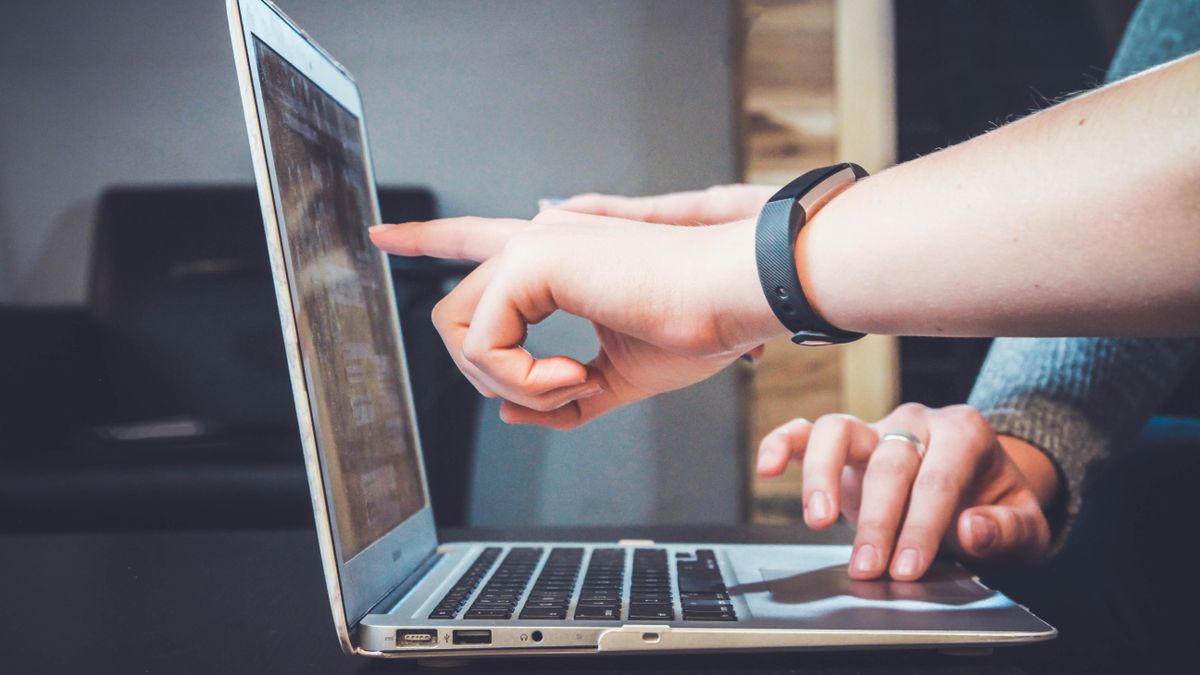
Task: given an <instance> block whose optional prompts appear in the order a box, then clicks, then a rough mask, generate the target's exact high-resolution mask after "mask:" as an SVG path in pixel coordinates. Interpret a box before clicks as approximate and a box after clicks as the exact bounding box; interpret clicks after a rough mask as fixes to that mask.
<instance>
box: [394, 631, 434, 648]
mask: <svg viewBox="0 0 1200 675" xmlns="http://www.w3.org/2000/svg"><path fill="white" fill-rule="evenodd" d="M437 636H438V634H437V631H436V630H431V629H428V628H401V629H400V630H398V631H396V646H397V647H435V646H437Z"/></svg>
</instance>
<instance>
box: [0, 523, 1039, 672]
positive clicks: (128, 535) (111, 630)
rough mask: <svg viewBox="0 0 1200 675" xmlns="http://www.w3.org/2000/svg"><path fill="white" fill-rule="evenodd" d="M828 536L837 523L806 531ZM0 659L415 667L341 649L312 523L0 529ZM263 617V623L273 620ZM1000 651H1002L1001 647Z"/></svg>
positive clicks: (726, 536)
mask: <svg viewBox="0 0 1200 675" xmlns="http://www.w3.org/2000/svg"><path fill="white" fill-rule="evenodd" d="M442 534H443V539H445V540H448V541H449V540H456V539H457V540H464V539H471V540H480V539H501V540H502V539H513V538H515V537H532V538H537V539H557V540H577V541H587V540H594V541H605V540H614V539H616V538H618V537H620V536H626V537H630V536H632V537H639V538H651V539H656V540H659V541H671V540H674V541H702V540H708V541H726V542H742V543H795V542H796V541H797V537H798V536H799V532H798V531H797V530H795V529H791V528H774V527H772V528H737V527H697V526H691V527H650V528H636V529H633V530H630V529H629V528H621V529H619V530H618V529H614V528H576V529H571V530H562V529H541V530H521V531H494V530H492V531H485V530H452V531H448V532H443V533H442ZM804 537H805V539H804V540H805V541H807V542H813V543H816V542H820V541H829V540H830V539H831V538H840V537H844V533H833V534H829V533H824V534H821V535H814V534H811V533H808V534H805V535H804ZM0 579H4V583H3V600H2V602H3V604H2V605H0V607H2V609H0V663H3V666H2V667H3V670H4V671H5V672H8V673H84V672H86V673H109V672H112V673H176V674H181V675H182V674H185V673H206V674H207V673H221V674H229V673H256V674H257V673H351V672H384V671H387V672H409V671H414V670H427V669H430V667H429V666H426V665H422V664H418V663H416V662H412V661H402V660H387V661H384V660H376V659H366V658H361V657H349V656H345V655H343V654H342V653H341V650H340V648H339V647H338V645H337V640H336V638H335V637H334V633H333V626H332V623H331V620H330V617H329V606H328V603H327V600H326V597H325V591H324V586H323V580H322V578H321V566H320V562H319V560H318V557H317V546H316V536H315V535H314V534H313V533H312V532H311V531H308V530H270V531H240V532H122V533H86V534H62V533H56V534H17V535H7V536H0ZM268 619H269V620H268ZM1002 651H1003V650H1002ZM1002 651H1001V652H998V656H996V657H990V658H989V657H985V658H980V657H952V656H944V655H939V654H936V653H919V652H865V653H863V652H859V653H830V652H826V653H816V652H807V653H790V654H745V653H743V654H725V655H702V656H696V655H650V656H638V657H630V656H620V657H611V656H606V657H595V658H593V657H583V658H571V659H564V658H545V659H529V658H520V659H492V660H475V661H468V662H466V664H465V665H463V666H462V667H460V668H456V669H450V670H446V669H444V668H439V669H438V671H437V672H473V673H474V672H505V673H530V672H573V671H580V670H586V672H589V673H608V672H613V673H618V672H619V673H631V672H634V673H636V672H648V673H650V672H653V673H661V672H669V671H674V672H695V671H699V670H702V671H704V672H708V673H716V672H727V671H733V670H736V671H738V672H752V673H776V672H789V673H805V672H817V671H819V672H821V673H838V672H854V673H891V672H902V673H917V672H922V673H924V672H951V671H953V672H956V673H958V672H964V670H965V671H968V672H983V673H1013V672H1021V671H1019V670H1015V669H1014V668H1013V667H1012V666H1011V665H1007V664H1004V663H1002V660H1003V657H1002V656H999V654H1002Z"/></svg>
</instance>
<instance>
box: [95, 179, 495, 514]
mask: <svg viewBox="0 0 1200 675" xmlns="http://www.w3.org/2000/svg"><path fill="white" fill-rule="evenodd" d="M379 202H380V209H381V211H382V215H383V219H384V220H385V221H388V222H397V221H405V220H427V219H430V218H433V217H435V215H436V210H437V205H436V202H435V200H434V197H433V194H432V193H430V192H429V191H428V190H426V189H424V188H412V187H381V188H380V189H379ZM391 264H392V268H393V272H394V276H395V286H396V300H397V305H398V307H399V310H400V315H401V317H402V321H403V323H404V326H405V330H404V342H405V348H406V351H407V353H408V360H409V370H410V373H411V377H412V383H413V390H414V399H415V401H414V403H415V405H416V408H417V412H418V416H419V420H420V428H421V437H422V442H423V445H424V446H425V448H427V451H426V465H427V470H428V473H429V481H430V487H431V491H432V493H433V499H434V512H435V514H436V515H437V518H438V521H439V524H443V525H452V524H461V523H462V522H463V518H464V514H465V499H466V491H465V482H466V481H465V479H464V476H465V475H466V469H465V468H464V467H466V466H467V465H468V464H469V462H470V457H471V453H472V447H473V441H474V428H475V424H474V419H475V414H476V411H477V409H478V396H477V395H476V394H475V391H474V389H473V388H472V387H471V386H470V384H469V383H468V382H467V381H466V380H465V379H463V378H462V377H461V375H460V374H459V373H458V370H457V368H455V367H454V364H453V361H451V360H450V358H449V356H448V355H447V354H446V353H445V349H444V348H443V347H442V343H441V339H440V338H439V337H438V335H437V332H436V331H435V330H434V328H433V326H432V324H431V322H430V320H429V312H430V310H431V309H432V307H433V304H434V303H436V302H437V300H438V299H440V297H441V296H442V295H443V293H444V288H445V284H446V283H447V280H448V279H453V278H455V277H458V276H462V275H463V274H465V273H466V272H467V271H468V270H467V268H464V267H463V266H461V265H453V264H444V263H441V262H439V261H432V260H412V259H392V261H391ZM91 278H92V284H91V298H90V302H89V304H90V307H91V309H92V313H93V314H94V315H95V319H96V321H97V322H98V323H99V325H100V333H101V335H102V337H101V339H100V343H101V344H100V345H99V347H98V349H99V354H100V357H99V359H100V361H101V369H102V372H103V377H104V378H105V380H106V386H105V387H104V389H105V394H104V396H103V397H102V401H101V404H102V405H103V406H104V408H105V409H104V411H103V414H102V416H101V418H102V419H105V420H107V421H134V420H146V419H153V418H162V417H174V416H186V417H192V418H199V419H201V420H204V421H210V422H219V423H233V424H240V425H251V426H255V427H264V426H265V427H271V428H273V427H278V428H280V429H285V430H288V431H293V430H294V429H295V424H296V422H295V411H294V409H293V405H292V395H291V391H290V389H289V385H288V378H287V364H286V362H285V360H284V355H283V349H282V335H281V333H280V329H279V315H278V310H277V307H276V303H275V295H274V286H273V285H272V283H271V277H270V269H269V266H268V258H267V250H266V243H265V239H264V237H263V232H262V219H261V216H260V214H259V204H258V197H257V195H256V193H255V190H254V188H253V186H215V187H148V188H137V187H122V188H114V189H111V190H108V191H107V192H105V194H104V195H103V196H102V198H101V200H100V206H99V209H98V214H97V223H96V232H95V244H94V254H93V263H92V273H91ZM295 459H296V461H299V455H298V454H297V455H296V456H295Z"/></svg>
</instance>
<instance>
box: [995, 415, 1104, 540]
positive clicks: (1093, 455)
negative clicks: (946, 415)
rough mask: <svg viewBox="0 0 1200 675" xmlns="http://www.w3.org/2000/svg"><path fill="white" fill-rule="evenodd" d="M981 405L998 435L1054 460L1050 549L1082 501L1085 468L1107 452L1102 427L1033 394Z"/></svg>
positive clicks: (1048, 512)
mask: <svg viewBox="0 0 1200 675" xmlns="http://www.w3.org/2000/svg"><path fill="white" fill-rule="evenodd" d="M1011 403H1012V405H1004V404H1003V403H1001V404H999V405H996V406H994V407H986V408H983V409H981V410H980V412H982V413H983V415H984V418H985V419H987V421H988V423H989V424H990V425H991V426H992V430H993V431H995V432H996V434H997V435H1004V436H1013V437H1015V438H1019V439H1021V440H1023V441H1025V442H1027V443H1029V444H1030V445H1033V446H1035V447H1037V448H1039V449H1040V450H1042V452H1045V453H1046V455H1047V456H1048V457H1049V458H1050V460H1051V461H1052V462H1053V463H1054V466H1055V469H1056V470H1057V472H1058V478H1059V490H1058V494H1057V495H1056V497H1055V503H1054V504H1051V505H1050V507H1049V508H1047V509H1046V515H1047V519H1048V520H1049V521H1050V525H1051V532H1052V533H1053V536H1054V539H1053V543H1052V547H1051V551H1052V553H1057V552H1058V551H1059V549H1060V548H1061V547H1062V544H1063V542H1064V541H1066V538H1067V535H1068V533H1069V532H1070V529H1071V526H1072V525H1073V524H1074V522H1075V518H1076V517H1077V516H1078V514H1079V509H1080V506H1081V504H1082V495H1083V481H1084V477H1085V476H1086V474H1087V468H1088V467H1089V466H1091V465H1093V463H1094V462H1096V461H1097V460H1099V459H1102V458H1104V457H1106V456H1108V455H1109V454H1110V448H1109V447H1108V443H1107V441H1106V438H1105V436H1104V434H1103V433H1101V432H1100V431H1099V430H1097V429H1096V428H1095V427H1094V426H1093V425H1092V424H1091V423H1090V422H1089V421H1088V420H1087V418H1086V417H1084V416H1083V415H1082V414H1081V413H1079V412H1078V411H1075V410H1072V409H1070V408H1069V407H1067V406H1064V405H1062V403H1061V402H1058V401H1050V400H1047V399H1044V398H1040V397H1037V396H1030V397H1026V398H1023V399H1021V400H1020V401H1019V402H1017V401H1013V402H1011Z"/></svg>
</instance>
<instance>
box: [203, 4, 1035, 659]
mask: <svg viewBox="0 0 1200 675" xmlns="http://www.w3.org/2000/svg"><path fill="white" fill-rule="evenodd" d="M227 1H228V12H229V26H230V30H231V35H232V38H233V50H234V55H235V57H236V62H237V71H238V80H239V83H240V88H241V94H242V101H243V106H244V110H245V115H246V126H247V129H248V130H249V136H250V148H251V153H252V155H253V159H254V168H255V176H256V179H257V183H258V193H259V198H260V205H261V207H262V214H263V222H264V224H265V231H266V237H267V244H268V250H269V254H270V263H271V272H272V276H273V279H274V283H275V290H276V298H277V300H278V305H279V317H280V321H281V322H282V325H283V339H284V346H285V352H286V355H287V361H288V368H289V372H290V377H291V384H292V391H293V393H294V397H295V403H296V417H297V420H298V422H299V428H300V435H301V441H302V446H303V454H304V461H305V466H306V469H307V474H308V480H309V487H310V490H311V493H312V504H313V513H314V516H315V520H316V530H317V538H318V541H319V545H320V554H321V562H322V565H323V566H324V572H325V582H326V590H327V592H328V595H329V605H330V610H331V611H332V614H333V623H334V627H335V629H336V632H337V636H338V638H339V640H340V642H341V646H342V648H343V649H344V650H345V651H346V652H349V653H353V654H362V655H369V656H383V657H422V658H434V657H440V656H451V657H463V656H471V655H480V656H482V655H537V654H546V655H551V654H554V655H562V654H605V653H629V652H656V651H690V652H700V651H711V650H721V651H727V650H739V649H748V650H766V649H770V650H787V649H831V648H875V647H931V648H940V649H961V648H989V647H992V646H996V645H1005V644H1020V643H1026V642H1035V641H1039V640H1046V639H1050V638H1052V637H1054V636H1055V629H1054V628H1052V627H1051V626H1049V625H1047V624H1046V623H1045V622H1043V621H1041V620H1040V619H1038V618H1037V617H1035V616H1034V615H1033V614H1031V613H1030V612H1029V611H1027V610H1026V609H1025V608H1023V607H1021V606H1019V605H1017V604H1016V603H1014V602H1013V601H1011V600H1010V599H1008V598H1007V597H1005V596H1004V595H1002V594H1001V593H998V592H996V591H994V590H991V589H989V588H987V587H985V586H983V585H982V584H981V583H980V582H979V581H978V580H977V579H976V578H975V577H973V576H972V575H971V574H970V573H969V572H967V571H966V570H965V569H963V568H962V567H960V566H959V565H957V564H956V563H953V562H948V561H938V562H937V563H936V564H935V565H934V567H933V568H932V569H931V570H930V572H929V574H928V576H927V577H926V578H925V579H923V580H922V581H920V582H916V583H900V582H890V581H886V580H885V581H872V582H862V581H852V580H851V579H849V577H848V576H847V573H846V565H847V562H848V560H849V556H850V547H849V546H805V545H720V544H717V543H656V542H653V541H608V542H594V543H567V542H553V541H525V542H488V541H481V542H454V543H446V544H442V543H440V542H439V540H438V533H437V529H436V528H435V527H434V520H433V513H432V510H431V507H430V500H429V491H428V487H427V485H426V480H425V472H424V466H423V464H422V448H421V447H420V443H419V442H418V435H417V419H416V417H415V415H414V412H413V404H412V392H411V390H410V384H409V377H408V372H407V368H406V361H405V354H404V346H403V345H404V343H403V341H402V340H401V332H400V331H401V326H400V323H399V319H398V316H397V311H396V306H395V302H394V298H393V287H392V280H391V274H390V269H389V267H388V265H387V261H386V258H385V256H384V254H383V253H381V252H380V251H378V250H377V249H375V248H374V247H373V246H372V245H371V243H370V241H369V239H368V237H367V228H368V227H369V226H370V225H372V224H374V223H376V222H378V221H379V207H378V204H377V201H376V193H375V180H374V176H373V172H372V165H371V152H370V145H369V144H368V142H367V134H366V127H365V125H364V122H363V105H362V99H361V97H360V94H359V90H358V88H357V86H356V85H355V83H354V80H353V79H352V78H351V76H350V74H349V73H348V72H347V71H346V69H345V68H343V67H342V66H341V65H339V64H338V62H337V61H335V60H334V59H333V57H332V56H330V55H329V53H327V52H326V51H325V50H323V49H322V48H321V47H320V46H318V45H317V43H316V42H314V41H313V40H312V39H311V38H309V37H308V35H307V34H305V33H304V31H302V30H301V29H300V28H299V27H298V26H297V25H296V24H295V23H293V22H292V21H291V20H290V19H289V18H288V17H287V16H285V15H284V14H283V12H281V11H280V10H279V9H278V8H276V7H275V6H274V5H272V4H270V3H269V2H266V0H227ZM397 123H399V122H397ZM427 450H431V451H433V452H436V448H434V449H427ZM463 478H464V480H465V479H466V474H465V470H464V476H463Z"/></svg>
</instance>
